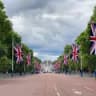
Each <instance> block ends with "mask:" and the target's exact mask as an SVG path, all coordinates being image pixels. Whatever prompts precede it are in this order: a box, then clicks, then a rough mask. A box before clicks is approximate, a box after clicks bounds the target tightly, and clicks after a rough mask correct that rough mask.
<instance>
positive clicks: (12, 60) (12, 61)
mask: <svg viewBox="0 0 96 96" xmlns="http://www.w3.org/2000/svg"><path fill="white" fill-rule="evenodd" d="M13 47H14V38H13V36H12V72H13V71H14V48H13Z"/></svg>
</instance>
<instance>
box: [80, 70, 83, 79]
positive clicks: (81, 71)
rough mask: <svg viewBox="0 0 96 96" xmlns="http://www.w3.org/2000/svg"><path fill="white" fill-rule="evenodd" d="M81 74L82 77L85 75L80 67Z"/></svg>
mask: <svg viewBox="0 0 96 96" xmlns="http://www.w3.org/2000/svg"><path fill="white" fill-rule="evenodd" d="M80 75H81V77H83V70H82V69H80Z"/></svg>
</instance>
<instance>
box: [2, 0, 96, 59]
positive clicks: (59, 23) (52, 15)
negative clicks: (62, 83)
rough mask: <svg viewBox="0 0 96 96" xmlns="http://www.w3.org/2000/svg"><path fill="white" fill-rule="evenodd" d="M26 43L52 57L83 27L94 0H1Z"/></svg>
mask: <svg viewBox="0 0 96 96" xmlns="http://www.w3.org/2000/svg"><path fill="white" fill-rule="evenodd" d="M3 2H4V4H5V7H6V11H7V15H8V16H9V18H10V20H11V21H12V23H13V28H14V30H15V31H16V32H18V33H19V34H20V35H21V37H22V40H23V42H24V43H25V44H27V45H28V46H29V47H30V48H32V49H33V50H34V55H35V56H38V57H39V58H41V59H42V60H46V59H51V60H55V59H56V58H57V57H58V56H59V55H60V54H62V52H63V49H64V46H65V45H66V44H71V43H73V42H74V40H75V38H76V37H77V36H78V35H79V34H80V33H81V32H82V31H83V30H84V29H85V28H86V25H87V23H88V21H89V20H90V16H91V15H92V12H93V9H94V6H95V5H96V0H3Z"/></svg>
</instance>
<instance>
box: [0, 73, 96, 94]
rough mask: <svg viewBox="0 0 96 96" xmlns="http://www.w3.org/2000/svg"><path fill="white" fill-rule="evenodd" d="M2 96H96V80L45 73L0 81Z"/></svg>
mask: <svg viewBox="0 0 96 96" xmlns="http://www.w3.org/2000/svg"><path fill="white" fill-rule="evenodd" d="M0 96H96V80H95V79H94V78H89V77H86V78H85V77H83V78H82V77H80V76H73V75H65V74H55V73H45V74H43V73H42V74H35V75H28V76H22V77H14V78H8V79H2V80H0Z"/></svg>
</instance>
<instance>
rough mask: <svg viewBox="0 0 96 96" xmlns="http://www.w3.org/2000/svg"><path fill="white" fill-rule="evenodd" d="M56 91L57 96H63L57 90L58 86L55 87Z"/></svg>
mask: <svg viewBox="0 0 96 96" xmlns="http://www.w3.org/2000/svg"><path fill="white" fill-rule="evenodd" d="M54 90H55V91H56V95H57V96H61V95H60V93H59V92H58V90H57V87H56V86H55V87H54Z"/></svg>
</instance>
